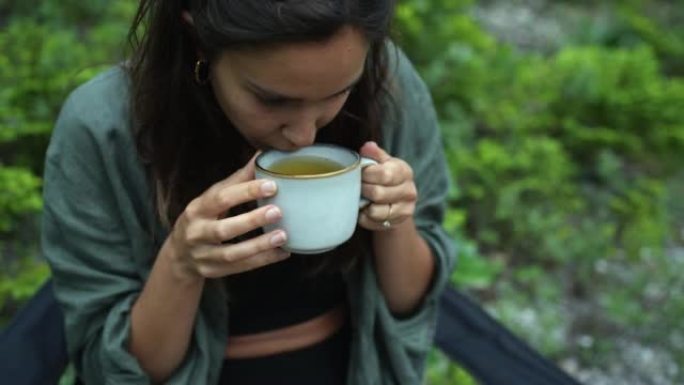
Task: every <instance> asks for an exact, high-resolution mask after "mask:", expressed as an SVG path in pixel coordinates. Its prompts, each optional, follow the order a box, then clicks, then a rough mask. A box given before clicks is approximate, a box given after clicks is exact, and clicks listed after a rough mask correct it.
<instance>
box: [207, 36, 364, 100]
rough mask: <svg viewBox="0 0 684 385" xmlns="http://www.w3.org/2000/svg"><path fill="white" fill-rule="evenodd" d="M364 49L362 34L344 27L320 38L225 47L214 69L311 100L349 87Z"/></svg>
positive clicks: (358, 71)
mask: <svg viewBox="0 0 684 385" xmlns="http://www.w3.org/2000/svg"><path fill="white" fill-rule="evenodd" d="M367 52H368V42H367V40H366V39H365V37H364V35H363V34H362V33H361V32H360V31H358V30H357V29H354V28H352V27H345V28H342V29H340V30H339V31H338V32H337V33H335V34H334V35H333V36H331V37H330V38H329V39H327V40H324V41H315V42H297V43H283V44H278V45H273V46H269V47H259V48H253V49H241V50H234V51H233V50H228V51H225V52H223V53H222V54H221V55H220V57H219V60H218V61H217V62H216V66H217V68H215V70H217V71H225V72H228V73H229V74H230V75H231V77H232V78H234V79H237V80H238V81H245V82H251V83H253V84H256V85H258V86H261V87H267V88H268V89H270V90H273V91H276V92H278V93H281V94H284V95H288V96H291V97H297V98H302V99H309V98H312V99H313V98H318V97H324V96H327V95H330V93H331V92H336V91H339V90H341V89H343V88H344V87H347V86H349V85H350V83H352V82H353V81H354V80H355V79H357V78H358V77H359V76H360V75H361V73H362V72H363V68H364V63H365V60H366V55H367Z"/></svg>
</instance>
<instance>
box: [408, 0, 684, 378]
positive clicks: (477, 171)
mask: <svg viewBox="0 0 684 385" xmlns="http://www.w3.org/2000/svg"><path fill="white" fill-rule="evenodd" d="M471 3H472V2H469V1H457V2H446V1H437V2H429V3H428V2H423V1H418V0H416V1H405V2H403V3H402V4H403V8H400V10H399V11H400V12H399V13H398V16H397V18H398V23H397V25H398V26H399V28H400V30H401V33H400V34H398V36H399V37H400V41H401V43H402V47H403V48H404V49H405V50H406V51H407V53H408V55H409V57H411V58H415V59H416V61H417V63H418V64H419V69H420V71H421V72H422V74H423V76H424V78H425V79H426V81H427V82H428V84H429V86H430V88H431V90H432V92H433V98H434V100H435V103H436V106H437V109H438V113H439V115H440V117H441V119H442V128H443V131H444V137H445V141H446V145H447V157H448V159H449V162H450V166H451V170H452V172H453V178H454V180H455V181H456V184H457V189H456V190H455V191H454V197H452V199H451V202H450V213H449V214H448V216H447V227H448V228H449V231H450V232H451V233H453V234H454V237H455V238H456V240H457V243H458V244H459V246H460V252H461V255H460V259H459V264H458V265H457V269H456V271H455V272H454V274H453V279H452V280H453V282H454V283H455V284H456V285H457V286H459V287H462V288H465V289H467V288H470V289H471V290H474V291H475V292H477V293H480V294H481V296H482V298H485V299H490V300H492V299H493V301H492V302H491V303H490V308H491V310H492V311H493V312H494V313H495V314H496V315H497V316H498V317H499V318H500V319H502V320H503V321H504V322H505V323H506V324H508V325H509V326H511V327H512V328H513V329H514V330H516V331H517V332H519V333H520V334H521V335H523V336H524V337H525V338H526V339H527V340H528V341H530V342H532V343H533V345H534V346H536V347H538V348H539V349H541V350H542V351H543V352H545V353H547V354H550V355H552V356H554V357H558V358H560V357H563V356H566V355H572V354H573V353H574V352H575V350H574V349H575V347H574V342H573V340H572V338H573V337H575V336H576V335H578V334H588V335H593V334H595V333H603V335H598V336H596V338H594V340H595V341H597V342H596V343H594V344H593V346H591V347H588V348H584V349H585V350H584V351H583V353H582V355H581V356H582V358H585V359H589V358H590V357H591V362H588V363H590V364H591V365H601V364H605V361H602V360H609V359H610V349H611V347H610V346H611V344H610V337H611V334H609V333H607V330H610V331H612V332H613V333H615V335H625V334H629V335H630V336H633V337H634V338H638V339H641V340H642V341H650V342H654V343H655V344H656V345H662V344H669V342H666V341H671V338H675V337H673V336H674V334H672V333H670V332H668V331H669V330H676V329H677V328H678V320H679V319H680V318H679V317H680V316H681V314H682V312H684V307H682V306H681V305H682V304H681V303H680V301H678V299H677V297H676V296H669V295H666V294H664V293H666V292H667V290H666V289H665V287H672V286H671V285H672V284H675V282H677V283H680V282H681V279H678V278H675V277H674V275H681V272H682V268H681V266H680V265H679V264H678V262H676V261H675V260H673V259H672V257H671V256H668V251H667V249H666V247H667V246H668V245H671V244H672V242H674V241H677V240H678V239H681V235H680V231H681V230H680V229H681V228H683V227H684V215H682V214H681V212H682V210H681V209H680V210H679V213H677V212H676V211H674V210H673V209H672V208H673V207H674V206H675V205H677V204H678V203H677V202H681V199H678V198H675V197H681V196H682V195H681V193H682V191H684V190H681V188H680V189H679V190H676V189H675V190H673V188H672V187H671V186H670V184H671V183H670V181H671V180H673V178H679V177H681V176H680V175H681V173H682V164H684V140H683V138H684V79H682V78H678V77H675V76H672V75H674V74H677V73H681V72H680V71H681V68H684V66H682V65H679V67H677V65H678V64H677V63H684V62H682V61H680V60H681V58H682V57H683V56H682V55H681V47H682V46H683V45H684V32H683V31H682V29H681V27H680V26H681V25H682V24H681V23H680V24H677V23H673V24H670V25H671V26H672V28H670V27H669V26H668V25H666V24H665V23H664V22H662V18H661V19H659V18H657V17H654V16H653V14H652V12H651V13H648V12H646V11H647V10H648V9H651V8H649V7H652V6H653V5H654V4H655V3H658V2H656V1H652V2H642V3H639V2H627V1H621V2H615V7H616V8H615V9H616V10H617V11H616V14H615V15H616V16H615V19H614V20H611V21H610V22H611V23H612V24H610V25H609V26H608V28H606V29H605V31H604V33H603V35H600V34H594V35H591V33H592V31H587V32H586V33H587V35H584V37H581V36H582V34H578V35H577V37H576V40H575V41H576V43H580V42H582V43H584V44H576V45H571V46H565V47H563V48H562V49H561V50H559V51H558V52H555V53H552V54H550V55H541V54H536V53H529V52H528V53H524V52H522V51H519V50H517V49H515V48H513V47H510V46H506V45H503V44H502V43H498V42H496V40H495V39H493V38H492V37H491V36H489V35H488V34H487V33H486V32H485V31H483V30H482V29H480V28H479V27H478V26H477V24H476V23H474V22H472V18H471V17H470V13H469V9H468V6H469V5H470V4H471ZM646 3H648V4H646ZM659 4H660V5H661V6H664V7H668V5H667V4H664V5H663V3H662V2H660V3H659ZM642 11H643V12H642ZM673 12H676V11H673ZM464 19H468V20H470V22H469V23H466V22H463V20H464ZM464 25H467V26H468V28H455V27H454V26H464ZM593 32H595V31H593ZM592 39H593V40H592ZM587 43H593V44H591V45H590V44H587ZM677 191H679V193H677ZM678 194H679V195H678ZM673 271H674V272H676V273H673ZM590 293H592V294H590ZM593 293H595V294H593ZM646 293H650V294H646ZM577 303H581V304H582V306H584V307H585V308H589V309H591V311H590V315H586V314H584V311H578V310H577V309H579V308H577V306H578V305H576V304H577ZM656 304H659V305H656ZM665 304H668V305H669V306H667V308H668V311H667V313H668V314H667V316H666V315H664V314H663V312H660V311H659V312H654V311H653V310H652V309H653V307H654V306H664V305H665ZM669 317H672V318H669ZM620 333H622V334H620ZM602 338H606V340H603V339H602ZM669 346H671V347H672V349H673V350H674V349H675V348H674V346H672V345H671V344H669ZM589 352H591V353H589ZM678 354H679V355H680V358H681V359H684V351H681V349H680V351H679V353H678Z"/></svg>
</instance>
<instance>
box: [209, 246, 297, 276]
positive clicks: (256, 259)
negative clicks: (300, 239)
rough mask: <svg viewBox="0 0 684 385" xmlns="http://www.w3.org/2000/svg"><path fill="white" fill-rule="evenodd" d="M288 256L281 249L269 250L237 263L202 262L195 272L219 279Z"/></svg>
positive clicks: (278, 260)
mask: <svg viewBox="0 0 684 385" xmlns="http://www.w3.org/2000/svg"><path fill="white" fill-rule="evenodd" d="M290 255H291V253H290V252H288V251H285V250H283V249H270V250H266V251H263V252H261V253H258V254H256V255H253V256H250V257H249V258H245V259H243V260H240V261H237V262H226V261H214V260H208V261H204V262H201V263H200V264H199V266H198V268H197V270H198V272H199V273H200V275H202V276H203V277H206V278H221V277H225V276H228V275H232V274H238V273H243V272H246V271H249V270H253V269H256V268H259V267H263V266H266V265H270V264H272V263H276V262H280V261H282V260H284V259H287V258H288V257H290Z"/></svg>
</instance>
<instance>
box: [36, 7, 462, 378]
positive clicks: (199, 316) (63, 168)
mask: <svg viewBox="0 0 684 385" xmlns="http://www.w3.org/2000/svg"><path fill="white" fill-rule="evenodd" d="M392 9H393V4H392V1H390V0H372V1H367V0H347V1H342V0H339V1H328V0H309V1H301V0H299V1H297V0H289V1H275V0H263V1H228V0H186V1H181V0H165V1H161V0H156V1H155V0H143V1H142V2H141V4H140V8H139V10H138V14H137V16H136V19H135V21H134V24H133V27H132V29H131V41H132V43H133V54H132V57H131V59H130V60H129V61H128V62H127V63H126V64H125V65H123V66H121V67H119V68H114V69H112V70H110V71H108V72H106V73H104V74H102V75H100V76H98V77H96V78H95V79H93V80H92V81H90V82H88V83H87V84H85V85H83V86H81V87H80V88H79V89H77V90H76V91H74V92H73V93H72V95H71V96H70V97H69V99H68V100H67V102H66V103H65V105H64V107H63V109H62V112H61V114H60V117H59V119H58V121H57V124H56V128H55V131H54V134H53V138H52V140H51V143H50V147H49V149H48V154H47V160H46V171H45V214H44V220H43V248H44V252H45V255H46V257H47V258H48V259H49V261H50V264H51V267H52V270H53V275H54V283H55V291H56V295H57V297H58V300H59V301H60V303H61V305H62V307H63V309H64V312H65V318H66V329H67V341H68V342H67V343H68V346H69V351H70V354H71V356H72V358H73V360H74V363H75V366H76V368H77V371H78V374H79V377H80V378H81V379H82V380H83V382H84V383H85V384H105V383H107V384H109V383H111V384H114V383H116V384H118V383H125V384H138V383H141V384H142V383H149V382H154V383H169V384H248V383H267V382H273V381H277V382H278V383H284V382H285V383H326V384H328V383H333V384H334V383H340V384H342V383H348V384H365V383H398V384H418V383H420V382H421V378H422V374H423V368H424V360H425V355H426V353H427V352H428V351H429V349H430V346H431V344H432V335H433V329H434V321H435V312H436V299H437V296H438V294H439V291H440V290H441V288H442V287H443V286H444V284H445V282H446V281H447V277H448V275H449V271H450V268H451V264H452V254H453V253H452V250H451V243H450V240H449V239H448V238H447V236H446V235H445V233H444V231H443V230H442V228H441V227H440V223H441V220H442V217H443V211H444V202H445V197H446V192H447V172H446V167H445V162H444V158H443V155H442V151H441V142H440V138H439V131H438V128H437V122H436V118H435V114H434V110H433V107H432V105H431V101H430V97H429V94H428V92H427V90H426V88H425V86H424V84H423V83H422V82H421V81H420V79H419V78H418V76H417V75H416V73H415V71H414V70H413V69H412V67H411V66H410V64H409V63H408V61H407V60H406V58H405V57H404V56H403V55H402V54H401V53H400V52H398V51H396V49H395V48H393V47H392V46H391V44H389V43H388V41H387V32H388V28H389V27H388V26H389V22H390V20H391V16H392ZM143 26H144V28H143ZM141 30H144V32H143V33H142V34H141ZM317 142H328V143H335V144H338V145H341V146H344V147H347V148H350V149H353V150H356V151H360V152H361V154H362V155H364V156H367V157H371V158H374V159H375V160H377V161H378V163H379V164H378V165H375V166H370V167H367V168H366V169H365V170H364V173H363V195H364V196H365V197H366V198H368V199H369V200H371V201H372V204H371V205H369V206H368V207H367V208H366V209H364V210H363V211H362V212H361V214H360V216H359V222H358V228H357V231H356V233H355V235H354V236H353V237H352V239H351V240H350V241H348V242H347V243H345V244H344V245H342V246H340V247H338V248H337V249H336V250H333V251H331V252H328V253H325V254H322V255H316V256H308V257H305V256H301V255H290V254H289V253H287V252H285V251H284V250H282V249H280V246H281V245H282V244H283V243H284V242H285V241H286V239H287V234H286V233H284V232H283V231H282V230H274V231H272V232H270V233H265V234H264V233H262V231H261V230H260V229H261V228H262V226H263V225H265V224H267V223H274V222H277V221H278V220H280V218H281V216H282V214H281V213H280V211H279V209H278V208H277V207H274V206H267V207H263V208H256V206H255V204H254V202H255V201H256V199H259V198H262V197H267V196H270V195H273V194H276V193H277V185H275V184H274V183H273V182H270V181H268V180H255V179H254V155H255V153H256V152H257V151H259V150H263V149H268V148H275V149H280V150H294V149H297V148H300V147H302V146H306V145H310V144H313V143H317ZM378 143H380V145H379V144H378Z"/></svg>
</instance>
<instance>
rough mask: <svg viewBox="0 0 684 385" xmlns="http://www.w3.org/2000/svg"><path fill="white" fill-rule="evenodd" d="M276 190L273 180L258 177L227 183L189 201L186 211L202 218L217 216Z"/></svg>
mask: <svg viewBox="0 0 684 385" xmlns="http://www.w3.org/2000/svg"><path fill="white" fill-rule="evenodd" d="M276 191H277V186H276V184H275V182H273V181H270V180H266V179H259V180H252V181H249V182H243V183H240V184H235V185H227V186H226V187H224V188H223V189H211V190H209V191H207V192H206V193H204V194H202V195H200V197H199V198H197V199H196V200H193V201H192V202H190V205H188V211H190V213H191V214H193V215H196V216H199V217H204V218H217V217H218V216H219V215H221V214H223V213H225V212H226V211H228V210H229V209H231V208H233V207H235V206H238V205H241V204H243V203H246V202H250V201H254V200H258V199H263V198H268V197H270V196H273V195H274V194H275V193H276Z"/></svg>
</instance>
